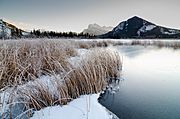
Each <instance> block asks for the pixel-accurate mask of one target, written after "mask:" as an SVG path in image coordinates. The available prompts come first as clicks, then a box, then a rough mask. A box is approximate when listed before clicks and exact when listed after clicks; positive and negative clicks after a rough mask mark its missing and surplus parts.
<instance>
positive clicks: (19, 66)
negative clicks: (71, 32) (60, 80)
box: [0, 40, 76, 88]
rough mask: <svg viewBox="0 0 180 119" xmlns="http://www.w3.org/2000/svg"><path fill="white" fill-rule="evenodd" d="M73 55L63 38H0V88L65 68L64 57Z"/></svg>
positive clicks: (65, 59) (65, 61)
mask: <svg viewBox="0 0 180 119" xmlns="http://www.w3.org/2000/svg"><path fill="white" fill-rule="evenodd" d="M75 55H76V50H75V49H74V48H73V47H72V46H71V43H70V42H66V41H63V42H58V41H54V40H47V41H45V40H42V41H41V40H38V41H35V40H33V41H25V40H24V41H23V40H20V41H17V40H16V41H1V42H0V88H3V87H5V86H14V85H16V84H22V83H23V82H25V81H28V80H32V79H36V78H38V77H39V76H41V75H43V74H48V73H51V72H60V71H61V70H62V69H67V68H68V67H69V63H68V61H67V57H70V56H75Z"/></svg>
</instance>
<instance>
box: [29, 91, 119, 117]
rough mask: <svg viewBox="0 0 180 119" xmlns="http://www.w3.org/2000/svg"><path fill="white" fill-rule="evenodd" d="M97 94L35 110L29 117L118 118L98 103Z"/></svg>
mask: <svg viewBox="0 0 180 119" xmlns="http://www.w3.org/2000/svg"><path fill="white" fill-rule="evenodd" d="M98 97H99V94H92V95H84V96H81V97H80V98H78V99H75V100H73V101H72V102H70V103H69V104H68V105H64V106H62V107H61V106H53V107H47V108H44V109H42V110H40V111H36V112H35V113H34V115H33V117H31V119H60V118H61V119H118V117H116V116H115V115H112V113H110V112H109V111H108V110H107V109H106V108H105V107H103V106H102V105H101V104H99V103H98Z"/></svg>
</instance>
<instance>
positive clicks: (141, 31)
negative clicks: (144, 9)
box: [98, 16, 180, 39]
mask: <svg viewBox="0 0 180 119" xmlns="http://www.w3.org/2000/svg"><path fill="white" fill-rule="evenodd" d="M98 37H99V38H114V39H121V38H139V39H148V38H180V30H177V29H172V28H166V27H162V26H158V25H156V24H154V23H151V22H149V21H147V20H144V19H142V18H140V17H137V16H134V17H132V18H130V19H128V20H127V21H123V22H121V23H120V24H119V25H117V26H116V27H115V28H114V29H113V30H112V31H110V32H108V33H106V34H103V35H99V36H98Z"/></svg>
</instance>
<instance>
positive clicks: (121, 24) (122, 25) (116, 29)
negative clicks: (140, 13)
mask: <svg viewBox="0 0 180 119" xmlns="http://www.w3.org/2000/svg"><path fill="white" fill-rule="evenodd" d="M124 25H125V21H123V22H121V23H120V24H119V25H118V26H117V27H116V28H115V31H118V30H123V29H124Z"/></svg>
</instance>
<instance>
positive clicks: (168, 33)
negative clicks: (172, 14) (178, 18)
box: [161, 28, 177, 35]
mask: <svg viewBox="0 0 180 119" xmlns="http://www.w3.org/2000/svg"><path fill="white" fill-rule="evenodd" d="M161 33H163V34H167V35H173V34H176V33H177V32H176V30H173V29H169V30H168V31H164V29H163V28H161Z"/></svg>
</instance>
